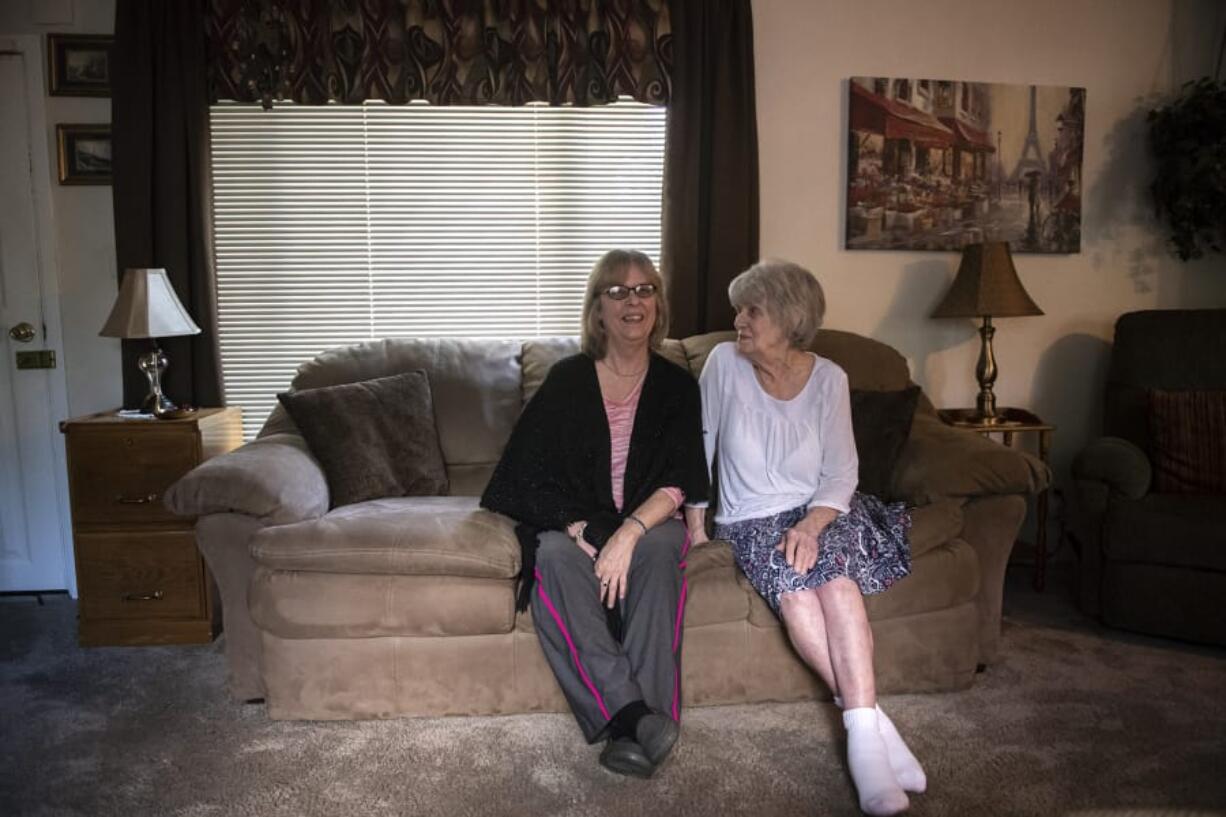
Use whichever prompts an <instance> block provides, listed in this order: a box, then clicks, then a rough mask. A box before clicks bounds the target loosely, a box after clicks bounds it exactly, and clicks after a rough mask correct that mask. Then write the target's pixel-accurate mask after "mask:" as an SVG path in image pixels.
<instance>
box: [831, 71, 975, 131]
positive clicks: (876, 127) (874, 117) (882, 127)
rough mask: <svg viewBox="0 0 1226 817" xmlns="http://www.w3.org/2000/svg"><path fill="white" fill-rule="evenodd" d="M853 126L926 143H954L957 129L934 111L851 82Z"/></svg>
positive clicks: (862, 129) (861, 129) (853, 128)
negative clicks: (933, 112)
mask: <svg viewBox="0 0 1226 817" xmlns="http://www.w3.org/2000/svg"><path fill="white" fill-rule="evenodd" d="M850 108H851V110H850V117H849V118H850V121H851V129H852V130H860V131H868V132H869V133H879V134H881V135H882V136H884V137H885V138H886V139H910V140H911V141H913V142H918V143H920V144H922V145H924V146H925V147H946V146H949V145H952V144H954V139H955V137H954V132H953V131H952V130H950V129H949V128H947V127H945V125H943V124H941V121H940V120H939V119H937V118H936V117H935V116H933V115H932V114H930V113H925V112H924V111H921V110H919V109H918V108H912V107H911V106H910V105H907V104H905V103H902V102H896V101H894V100H892V99H886V98H885V97H883V96H879V95H877V94H874V93H873V92H872V91H870V90H868V89H867V88H865V87H863V86H861V85H857V84H856V83H855V82H853V83H851V104H850Z"/></svg>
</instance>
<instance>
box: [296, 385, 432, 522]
mask: <svg viewBox="0 0 1226 817" xmlns="http://www.w3.org/2000/svg"><path fill="white" fill-rule="evenodd" d="M277 399H278V400H279V401H280V402H281V405H283V406H285V410H286V411H288V412H289V413H290V416H291V417H293V419H294V423H295V424H296V425H297V426H298V428H299V429H301V430H302V436H303V437H304V438H306V441H307V445H309V446H310V448H311V453H312V454H314V455H315V458H316V459H318V460H319V463H320V465H322V466H323V469H324V474H325V476H326V477H327V479H328V493H329V496H330V499H331V505H332V507H333V508H336V507H339V506H341V505H349V504H352V503H354V502H364V501H365V500H367V499H379V498H380V497H385V496H433V495H438V494H445V493H447V474H446V472H445V471H444V470H443V454H442V452H441V451H440V450H439V446H438V433H437V432H436V431H435V430H434V401H433V400H432V399H431V396H430V381H429V380H428V379H427V378H426V373H425V372H420V371H417V372H404V373H402V374H398V375H393V376H391V377H378V378H375V379H373V380H365V381H362V382H360V383H342V384H339V385H336V386H326V387H324V388H319V389H304V390H302V391H297V392H287V393H284V394H278V395H277Z"/></svg>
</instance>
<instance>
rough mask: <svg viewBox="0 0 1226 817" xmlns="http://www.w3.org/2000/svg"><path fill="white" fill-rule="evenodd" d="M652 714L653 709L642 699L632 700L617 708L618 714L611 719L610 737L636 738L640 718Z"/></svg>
mask: <svg viewBox="0 0 1226 817" xmlns="http://www.w3.org/2000/svg"><path fill="white" fill-rule="evenodd" d="M649 714H651V709H650V708H649V707H648V706H647V704H645V703H643V701H642V700H638V701H631V702H630V703H628V704H626V705H625V706H623V707H622V708H621V709H619V710H617V714H616V715H614V716H613V717H612V718H611V719H610V720H609V737H611V738H613V739H615V740H616V739H617V738H630V739H631V740H633V739H634V736H635V732H636V730H637V729H638V725H639V720H640V719H641V718H642V717H643V716H644V715H649Z"/></svg>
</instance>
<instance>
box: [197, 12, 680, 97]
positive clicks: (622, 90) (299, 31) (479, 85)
mask: <svg viewBox="0 0 1226 817" xmlns="http://www.w3.org/2000/svg"><path fill="white" fill-rule="evenodd" d="M207 14H208V21H207V28H208V40H209V43H210V51H211V77H210V80H211V86H212V88H211V94H212V97H211V98H212V99H213V100H217V99H233V100H237V101H239V102H261V103H263V104H264V105H265V107H269V106H271V104H272V102H273V100H276V99H291V100H293V101H295V102H301V103H309V104H316V105H318V104H323V103H326V102H341V103H349V104H356V103H360V102H363V101H365V100H368V99H379V100H383V101H385V102H391V103H404V102H408V101H409V100H413V99H424V100H427V101H429V102H431V103H432V104H435V105H484V104H495V105H523V104H524V103H527V102H538V101H539V102H549V103H550V104H553V105H562V104H572V105H580V106H584V105H599V104H605V103H608V102H612V101H613V100H615V99H616V98H617V97H618V96H631V97H633V98H635V99H637V100H639V101H640V102H646V103H650V104H656V105H663V104H666V103H667V102H668V98H669V79H668V73H669V59H670V54H669V50H670V48H671V44H670V40H671V36H670V28H669V6H668V3H667V2H666V0H349V2H336V1H335V0H334V1H332V2H329V0H209V5H208V9H207Z"/></svg>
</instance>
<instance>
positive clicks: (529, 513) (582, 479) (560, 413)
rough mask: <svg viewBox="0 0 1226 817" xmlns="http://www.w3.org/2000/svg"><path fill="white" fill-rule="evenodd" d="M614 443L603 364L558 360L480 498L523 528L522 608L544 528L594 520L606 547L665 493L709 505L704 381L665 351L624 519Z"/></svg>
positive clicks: (593, 537) (654, 362)
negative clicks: (599, 372)
mask: <svg viewBox="0 0 1226 817" xmlns="http://www.w3.org/2000/svg"><path fill="white" fill-rule="evenodd" d="M611 446H612V443H611V440H610V437H609V420H608V417H607V416H606V415H605V410H604V401H603V399H602V398H601V394H600V382H599V380H598V379H597V377H596V363H595V361H594V360H593V359H592V358H590V357H588V356H587V355H585V354H578V355H573V356H571V357H568V358H565V359H563V360H560V361H558V362H557V363H555V364H554V365H553V367H552V368H551V369H550V370H549V374H548V375H547V376H546V378H545V382H544V383H543V384H542V385H541V388H540V390H539V391H538V392H537V393H536V394H535V395H534V396H533V398H532V399H531V400H530V401H529V402H528V405H527V406H526V407H525V408H524V412H523V414H522V415H520V418H519V421H518V422H517V423H516V424H515V429H514V431H512V432H511V439H510V440H509V441H508V442H507V447H506V450H504V451H503V453H502V459H501V460H500V461H499V463H498V467H497V468H496V469H494V475H493V477H491V479H490V482H489V485H488V486H486V489H485V493H484V494H483V495H482V496H481V505H482V507H485V508H488V509H490V510H492V511H497V512H498V513H501V514H504V515H506V516H509V517H511V518H512V519H514V520H515V521H516V522H518V523H519V524H517V525H516V528H515V533H516V536H517V537H518V539H519V545H520V549H521V551H522V560H521V570H520V575H519V579H520V581H519V593H518V595H517V598H516V607H517V608H518V609H519V610H524V609H527V606H528V600H529V599H530V598H531V591H532V586H533V582H534V580H535V570H536V546H537V534H538V533H540V532H541V531H545V530H564V529H565V528H566V526H567V525H569V524H570V523H571V522H575V521H578V520H581V519H582V520H587V529H586V531H585V533H584V538H585V539H586V540H587V541H588V542H590V543H591V544H592V546H593V547H595V548H597V549H598V550H599V549H600V548H602V547H604V544H605V542H606V541H608V539H609V537H610V536H612V535H613V532H614V531H616V530H617V528H618V527H619V526H620V525H621V523H622V520H623V519H624V518H625V514H629V513H633V512H634V509H635V508H637V507H639V506H640V505H641V504H643V502H645V501H646V500H647V498H648V497H650V496H651V495H652V493H654V492H655V491H656V490H657V489H658V488H663V487H668V486H675V487H677V488H680V489H681V490H682V491H683V492H684V493H685V496H686V499H687V500H691V501H695V502H698V501H703V500H706V499H707V493H708V491H709V488H710V486H709V484H708V476H707V460H706V454H705V452H704V450H703V444H702V397H701V395H700V393H699V391H698V383H697V381H695V379H694V378H693V377H692V376H691V375H690V373H689V372H687V371H685V370H684V369H682V368H680V367H678V366H676V365H674V364H672V363H670V362H668V361H667V360H665V359H664V358H662V357H660V356H659V355H657V354H654V353H653V354H652V355H651V359H650V363H649V365H648V369H647V377H646V379H645V380H644V382H643V390H642V394H641V395H640V396H639V404H638V409H637V410H636V412H635V416H634V428H633V430H632V431H631V434H630V451H629V454H628V456H627V460H626V475H625V483H624V488H625V490H624V492H623V495H624V504H623V509H624V513H619V512H618V510H617V508H616V506H615V505H614V504H613V487H612V481H611V479H610V467H611V454H610V449H611Z"/></svg>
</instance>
